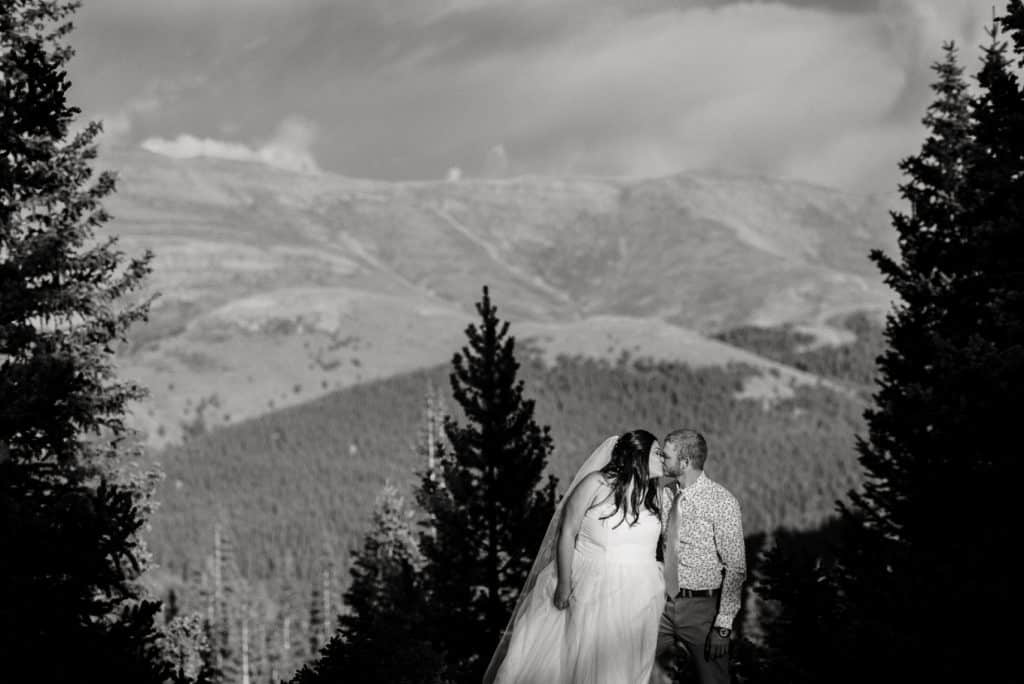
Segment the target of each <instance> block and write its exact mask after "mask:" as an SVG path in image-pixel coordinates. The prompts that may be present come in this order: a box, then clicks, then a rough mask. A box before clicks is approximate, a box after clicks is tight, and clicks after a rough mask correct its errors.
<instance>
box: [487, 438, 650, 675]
mask: <svg viewBox="0 0 1024 684" xmlns="http://www.w3.org/2000/svg"><path fill="white" fill-rule="evenodd" d="M660 454H661V449H660V447H659V445H658V441H657V440H656V439H655V437H654V435H652V434H651V433H649V432H647V431H646V430H634V431H632V432H627V433H625V434H623V435H621V436H618V437H610V438H609V439H607V440H605V441H604V443H602V444H601V446H599V447H598V448H597V450H596V451H594V453H593V454H591V456H590V458H588V459H587V461H586V462H585V463H584V464H583V467H582V468H580V470H579V472H578V473H577V474H576V477H575V478H573V481H572V483H571V484H570V486H569V490H568V493H567V494H566V496H565V498H564V499H563V500H562V503H561V504H559V507H558V508H557V509H556V511H555V515H554V517H553V519H552V522H551V525H550V526H549V527H548V533H547V535H546V536H545V538H544V542H543V543H542V545H541V549H540V552H539V553H538V555H537V559H536V561H535V562H534V565H533V569H532V571H531V572H530V576H529V577H528V578H527V581H526V586H524V588H523V591H522V593H521V594H520V597H519V602H518V603H517V604H516V608H515V611H513V613H512V620H511V621H510V622H509V626H508V628H507V629H506V631H505V632H504V634H503V637H502V640H501V643H500V644H499V645H498V648H497V650H496V651H495V654H494V657H493V658H492V659H491V663H490V666H489V667H488V668H487V673H486V674H485V675H484V683H485V684H491V683H492V682H493V683H494V684H560V683H565V684H569V683H572V684H604V683H607V684H644V683H646V682H647V681H648V678H649V677H650V674H651V669H652V667H653V664H654V648H655V644H656V641H657V633H658V620H659V617H660V615H661V611H662V608H663V607H664V603H665V587H664V584H665V582H664V578H663V576H662V571H661V566H660V564H659V563H658V562H657V561H656V560H655V549H656V547H657V544H658V537H659V535H660V532H661V524H660V519H659V515H658V497H657V487H656V486H655V483H654V481H652V478H655V477H658V476H660V475H661V459H660Z"/></svg>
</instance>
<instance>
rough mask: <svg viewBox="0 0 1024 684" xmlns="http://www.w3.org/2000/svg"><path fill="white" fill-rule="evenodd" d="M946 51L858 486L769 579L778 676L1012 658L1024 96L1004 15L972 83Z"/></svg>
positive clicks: (893, 264) (813, 678) (840, 678)
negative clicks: (811, 550)
mask: <svg viewBox="0 0 1024 684" xmlns="http://www.w3.org/2000/svg"><path fill="white" fill-rule="evenodd" d="M1022 14H1024V13H1022V11H1021V3H1020V0H1013V2H1011V3H1010V6H1009V8H1008V13H1007V16H1005V17H1003V18H1002V19H1001V20H1000V24H1001V25H1003V26H1005V27H1006V28H1007V29H1009V30H1010V31H1011V32H1012V31H1014V29H1015V28H1016V30H1017V31H1018V32H1017V33H1014V34H1013V35H1014V38H1015V43H1016V46H1017V54H1018V56H1021V55H1022V54H1024V50H1022V47H1024V46H1022V42H1021V41H1020V40H1019V36H1020V33H1019V31H1020V27H1021V16H1022ZM1014 22H1016V23H1014ZM945 53H946V55H945V59H944V60H943V61H942V62H941V63H940V64H937V65H936V66H935V70H936V72H937V74H938V76H939V78H938V80H937V82H936V84H935V85H934V86H933V88H934V90H935V92H936V95H937V97H936V100H935V102H934V103H933V104H932V105H931V106H930V107H929V110H928V113H927V116H926V117H925V120H924V123H925V124H926V126H927V128H928V131H929V135H928V137H927V139H926V141H925V143H924V145H923V147H922V149H921V152H920V153H919V154H918V155H916V156H913V157H910V158H908V159H907V160H905V161H904V162H902V164H901V169H902V170H903V172H904V174H905V175H906V176H907V181H906V182H905V183H904V184H903V185H902V186H901V193H902V196H903V197H904V199H905V200H906V201H907V202H908V204H909V205H910V212H909V213H894V214H893V224H894V226H895V228H896V230H897V232H898V233H899V245H900V256H899V259H898V260H897V259H895V258H891V257H888V256H886V255H884V254H881V253H879V252H876V253H874V254H873V255H872V257H873V259H874V260H875V261H876V263H878V265H879V267H880V269H881V270H882V272H883V274H884V275H885V278H886V281H887V282H888V284H889V285H890V286H891V287H892V288H893V289H894V290H895V291H896V293H897V294H898V295H899V303H898V304H897V306H896V308H895V310H894V312H893V313H892V314H891V315H890V316H889V319H888V323H887V327H886V337H887V341H888V344H889V346H888V349H887V351H886V352H885V353H884V355H883V356H882V357H881V358H880V359H879V373H880V378H879V390H878V392H877V394H876V396H875V407H874V408H873V409H871V410H869V411H868V412H867V414H866V418H867V422H868V428H869V430H868V435H867V438H866V439H863V440H860V441H859V443H858V449H859V451H860V460H861V463H862V464H863V466H864V468H865V471H866V474H867V479H866V483H865V485H864V486H863V488H862V490H860V491H858V492H853V493H851V496H850V501H849V503H848V504H846V505H843V506H842V507H841V508H842V512H843V518H842V520H841V523H840V525H839V529H838V533H839V536H840V542H839V543H836V544H833V545H830V546H831V552H825V553H822V554H819V557H818V558H816V559H808V558H806V557H803V560H802V561H801V565H800V567H794V566H793V559H794V558H797V557H799V556H801V553H804V552H799V553H796V554H795V555H794V552H793V551H790V552H786V550H785V549H782V550H777V551H776V552H775V553H773V554H771V555H770V556H769V558H768V562H767V563H766V564H765V567H764V569H763V574H764V578H763V580H762V582H761V586H760V591H761V593H762V594H763V595H766V596H767V597H768V598H774V599H776V600H778V601H780V603H781V605H780V614H779V615H778V616H777V617H776V619H775V620H774V621H773V623H772V624H771V625H769V627H768V629H767V642H768V645H769V647H770V651H771V652H772V653H771V655H772V660H773V663H772V665H773V667H772V669H771V670H772V672H771V674H772V675H774V679H775V681H780V682H781V681H786V682H817V681H833V682H847V681H849V682H860V681H864V680H865V679H867V678H870V679H872V680H876V681H877V680H879V679H881V680H883V681H910V680H920V681H928V680H931V679H937V680H947V679H949V680H961V681H975V680H979V681H981V680H993V679H999V678H1005V676H1006V671H1007V669H1008V668H1010V667H1012V664H1011V663H1009V662H1007V661H1006V660H1005V659H1004V658H1005V656H1004V654H1005V653H1006V646H1007V645H1008V644H1009V634H1008V633H1007V632H1005V631H1004V630H1003V629H1002V628H1001V625H1002V624H1003V620H1004V619H1005V617H1006V616H1005V614H1004V613H1005V611H1006V610H1007V606H1008V603H1007V602H1008V600H1009V597H1010V596H1011V595H1012V588H1013V585H1012V578H1013V575H1014V574H1015V573H1014V568H1013V567H1012V566H1011V565H1010V564H1009V563H1007V562H1006V560H1005V558H1006V554H1007V553H1010V552H1011V550H1012V548H1013V540H1014V539H1015V538H1016V536H1018V535H1017V532H1016V525H1015V524H1014V523H1013V520H1015V519H1016V517H1017V516H1016V515H1015V512H1014V510H1013V506H1012V502H1013V493H1014V492H1013V488H1014V487H1015V481H1016V478H1014V477H1013V476H1014V474H1015V473H1016V470H1017V468H1016V460H1017V457H1016V453H1015V450H1014V449H1013V448H1012V447H1009V446H1008V445H1011V444H1013V442H1014V438H1015V432H1016V431H1015V428H1014V416H1015V413H1016V412H1017V411H1018V409H1017V407H1016V402H1015V401H1014V398H1015V397H1016V395H1017V394H1018V393H1019V388H1020V387H1021V384H1022V383H1024V328H1022V323H1024V301H1022V296H1024V225H1022V220H1024V219H1022V217H1024V213H1022V210H1024V205H1022V203H1021V201H1022V198H1024V144H1022V143H1024V119H1022V115H1024V97H1022V93H1021V88H1020V84H1019V82H1018V80H1017V77H1016V76H1015V74H1014V73H1013V70H1012V68H1010V67H1011V64H1010V60H1009V59H1008V58H1007V54H1006V46H1005V45H1004V43H1003V42H1002V41H1001V40H1000V37H999V34H998V33H997V32H996V31H995V30H993V34H992V42H991V44H990V46H989V47H988V48H987V49H986V50H985V53H984V59H983V66H982V69H981V71H980V73H979V74H978V86H979V88H978V90H977V95H976V96H974V97H972V96H971V95H970V93H969V90H968V87H967V83H966V82H965V80H964V78H963V76H962V73H963V72H962V69H961V67H960V66H959V64H958V61H957V58H956V50H955V48H954V47H953V46H952V45H947V46H945ZM804 547H806V544H804ZM797 551H800V550H799V549H797ZM801 569H802V570H801Z"/></svg>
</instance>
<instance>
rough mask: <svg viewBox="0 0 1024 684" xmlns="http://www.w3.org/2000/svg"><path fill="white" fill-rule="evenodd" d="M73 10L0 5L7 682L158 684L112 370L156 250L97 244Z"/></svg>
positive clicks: (66, 5)
mask: <svg viewBox="0 0 1024 684" xmlns="http://www.w3.org/2000/svg"><path fill="white" fill-rule="evenodd" d="M76 8H77V3H74V2H64V1H60V0H16V1H15V2H4V3H0V397H2V400H0V444H2V445H3V457H2V458H0V539H3V547H4V548H3V552H2V553H0V661H2V662H3V663H4V665H3V667H4V679H5V681H9V682H12V683H13V682H21V681H33V682H38V681H77V682H101V681H103V682H105V681H109V680H110V673H111V672H116V673H117V674H118V677H119V678H121V679H124V680H130V681H135V682H156V681H161V680H162V679H163V678H164V676H165V674H166V668H165V665H164V664H163V662H162V661H163V659H162V657H161V656H160V654H159V653H158V652H157V646H156V639H157V632H156V630H155V627H154V617H155V615H156V614H157V613H158V612H159V603H158V602H155V601H149V600H147V597H146V594H145V592H144V590H143V589H142V587H141V586H140V584H139V582H138V578H139V575H140V574H141V572H142V570H143V569H144V567H145V563H146V560H147V559H146V552H145V548H144V546H142V545H141V542H140V532H141V531H142V530H143V527H144V524H145V515H146V511H147V506H148V504H147V497H148V490H147V487H146V485H145V483H144V482H141V481H139V480H137V479H135V478H133V477H126V476H123V475H122V473H121V472H120V470H119V469H120V468H121V467H122V466H123V465H124V464H125V463H127V462H129V461H131V460H133V459H135V460H137V459H139V457H140V455H141V454H140V453H139V450H138V447H137V446H133V440H132V439H131V435H130V434H129V432H128V431H127V429H126V427H125V424H124V415H125V411H126V405H127V404H128V402H130V401H132V400H135V399H138V398H140V397H141V396H142V394H143V391H142V389H141V388H140V387H138V386H136V385H133V384H131V383H125V382H120V381H118V380H117V378H116V375H115V369H114V363H113V353H114V348H115V347H116V346H117V345H118V344H119V343H120V342H121V341H123V340H124V339H125V336H126V332H127V330H128V328H129V327H130V326H131V325H132V324H133V323H135V322H136V321H139V320H141V319H143V318H144V317H145V315H146V311H147V306H146V304H145V303H142V304H138V303H135V304H133V303H131V302H129V301H128V297H129V295H131V294H132V293H133V292H134V291H136V290H137V289H138V288H139V287H140V285H141V283H142V281H143V279H144V277H145V276H146V274H147V273H148V271H149V266H148V262H149V257H148V255H146V256H144V257H142V258H139V259H127V260H126V258H125V256H124V255H123V254H122V253H121V252H119V251H118V249H117V247H116V242H115V241H114V240H97V239H96V238H95V235H94V231H95V229H96V228H97V227H99V226H101V225H102V224H103V223H104V222H105V221H106V220H107V218H108V216H107V214H106V212H105V211H104V210H103V208H102V206H101V202H102V200H103V198H104V197H106V196H107V195H109V194H110V193H111V192H112V191H113V190H114V177H113V176H112V175H111V174H108V173H102V174H99V175H98V176H94V175H93V170H92V168H91V163H92V161H93V160H94V159H95V156H96V149H95V145H94V140H95V137H96V135H97V134H98V133H99V130H100V127H99V125H98V124H90V125H88V126H86V127H85V129H84V130H82V131H81V132H79V133H77V134H71V133H70V128H71V125H72V123H73V121H74V119H75V118H76V116H77V115H78V113H79V111H78V110H77V109H76V108H74V107H71V106H69V104H68V102H67V98H66V92H67V90H68V87H69V85H70V84H69V81H68V79H67V74H66V67H67V64H68V61H69V60H70V59H71V56H72V50H71V48H70V47H69V46H68V45H67V44H66V43H65V39H66V36H67V35H68V33H69V32H70V31H71V28H72V25H71V22H70V17H71V15H72V14H73V13H74V11H75V9H76ZM55 654H58V656H59V657H55Z"/></svg>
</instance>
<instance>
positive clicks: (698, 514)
mask: <svg viewBox="0 0 1024 684" xmlns="http://www.w3.org/2000/svg"><path fill="white" fill-rule="evenodd" d="M669 482H670V483H671V484H670V485H669V486H666V487H664V488H663V489H662V492H661V514H662V527H663V529H668V527H667V526H668V514H669V509H670V507H671V506H672V498H673V496H674V495H675V489H676V487H677V486H679V485H678V484H676V481H675V480H670V481H669ZM679 514H680V515H679V544H678V545H677V547H676V548H677V551H678V554H679V586H680V588H682V589H697V590H700V589H717V588H719V587H721V589H722V595H721V599H720V601H719V604H718V615H717V616H716V617H715V626H716V627H725V628H728V629H732V623H733V620H734V619H735V618H736V614H737V613H738V612H739V610H740V592H741V591H742V589H743V579H744V577H745V576H746V574H747V558H746V551H745V550H744V546H743V521H742V519H741V517H740V505H739V502H737V501H736V497H734V496H733V495H732V494H730V493H729V490H727V489H726V488H725V487H723V486H722V485H720V484H718V483H717V482H715V481H713V480H712V479H711V478H709V477H708V476H707V475H705V474H704V473H701V474H700V477H698V478H697V480H696V481H695V482H694V483H693V484H691V485H690V486H688V487H684V488H683V490H682V493H681V494H680V496H679Z"/></svg>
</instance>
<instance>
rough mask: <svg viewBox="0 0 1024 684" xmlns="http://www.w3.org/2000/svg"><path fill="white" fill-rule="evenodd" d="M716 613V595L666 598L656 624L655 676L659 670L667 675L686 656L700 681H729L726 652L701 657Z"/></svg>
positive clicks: (725, 683)
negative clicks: (720, 655)
mask: <svg viewBox="0 0 1024 684" xmlns="http://www.w3.org/2000/svg"><path fill="white" fill-rule="evenodd" d="M716 615H718V597H716V596H702V597H697V598H677V599H669V600H667V601H666V602H665V611H664V612H663V613H662V614H661V623H660V624H659V626H658V646H657V650H656V651H655V656H654V658H655V665H656V667H655V668H654V669H655V675H658V674H659V673H658V670H659V669H660V670H661V671H662V673H668V674H669V675H670V676H671V675H672V673H673V672H675V671H676V670H677V669H678V668H679V667H680V666H681V665H682V664H683V661H682V660H681V659H683V658H687V659H689V661H690V662H692V663H693V667H694V669H695V670H696V672H697V679H698V681H700V683H701V684H729V681H730V680H729V656H728V654H727V655H724V656H722V657H721V658H716V659H714V660H711V661H709V660H706V659H705V658H704V645H705V643H707V639H708V633H709V632H710V631H711V626H712V625H713V624H714V622H715V616H716ZM654 680H655V678H654V677H652V682H653V681H654Z"/></svg>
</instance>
